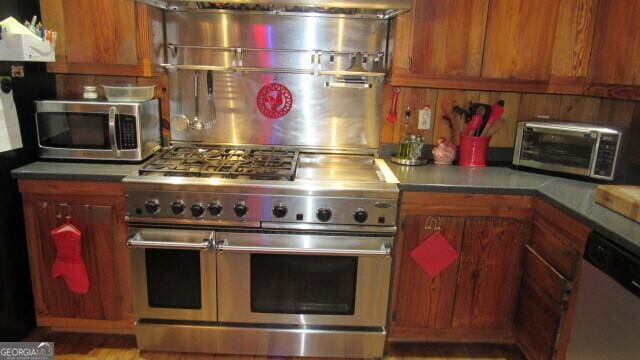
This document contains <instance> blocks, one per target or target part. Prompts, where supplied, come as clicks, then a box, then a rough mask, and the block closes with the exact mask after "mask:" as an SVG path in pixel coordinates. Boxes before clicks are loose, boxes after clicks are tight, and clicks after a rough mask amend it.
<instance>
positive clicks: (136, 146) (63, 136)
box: [35, 99, 161, 162]
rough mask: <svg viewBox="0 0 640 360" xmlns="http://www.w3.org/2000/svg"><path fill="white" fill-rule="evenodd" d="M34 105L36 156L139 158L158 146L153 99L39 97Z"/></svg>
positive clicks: (156, 109)
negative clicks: (41, 98) (115, 100)
mask: <svg viewBox="0 0 640 360" xmlns="http://www.w3.org/2000/svg"><path fill="white" fill-rule="evenodd" d="M35 104H36V131H37V135H38V150H39V154H40V157H41V158H48V159H77V160H115V161H123V162H140V161H143V160H144V159H146V158H148V157H149V156H151V155H152V154H153V153H155V152H156V151H158V150H160V148H161V130H160V105H159V102H158V100H157V99H154V100H149V101H144V102H108V101H100V100H90V101H87V100H44V101H36V102H35Z"/></svg>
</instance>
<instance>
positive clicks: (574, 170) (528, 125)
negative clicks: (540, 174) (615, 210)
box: [513, 121, 622, 180]
mask: <svg viewBox="0 0 640 360" xmlns="http://www.w3.org/2000/svg"><path fill="white" fill-rule="evenodd" d="M621 138H622V134H621V132H620V131H618V130H616V129H613V128H609V127H604V126H598V125H593V124H585V123H575V122H561V121H558V122H535V121H531V122H529V121H525V122H520V123H519V124H518V130H517V132H516V144H515V149H514V153H513V165H515V166H523V167H529V168H535V169H542V170H548V171H553V172H559V173H566V174H572V175H579V176H586V177H590V178H593V179H599V180H613V177H614V174H615V171H616V164H617V162H618V153H619V150H620V140H621Z"/></svg>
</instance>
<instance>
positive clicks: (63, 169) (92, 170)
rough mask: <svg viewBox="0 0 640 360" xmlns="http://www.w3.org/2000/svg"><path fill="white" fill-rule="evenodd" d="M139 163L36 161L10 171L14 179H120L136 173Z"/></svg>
mask: <svg viewBox="0 0 640 360" xmlns="http://www.w3.org/2000/svg"><path fill="white" fill-rule="evenodd" d="M139 167H140V164H100V163H72V162H60V161H36V162H34V163H31V164H29V165H25V166H22V167H19V168H17V169H14V170H13V171H11V176H12V177H13V178H14V179H34V180H84V181H116V182H117V181H122V179H124V178H125V177H126V176H127V175H130V174H136V173H137V171H138V168H139Z"/></svg>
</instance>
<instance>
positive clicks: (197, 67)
mask: <svg viewBox="0 0 640 360" xmlns="http://www.w3.org/2000/svg"><path fill="white" fill-rule="evenodd" d="M160 66H162V67H164V68H167V69H176V70H196V71H213V72H223V73H232V72H238V73H242V72H245V73H250V72H262V73H284V74H308V75H314V74H316V71H315V70H313V69H288V68H257V67H243V66H230V67H224V66H208V65H176V64H161V65H160ZM317 75H333V76H362V77H384V76H386V74H385V73H383V72H369V71H335V70H320V71H318V72H317Z"/></svg>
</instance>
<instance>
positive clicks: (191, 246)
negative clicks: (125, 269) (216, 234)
mask: <svg viewBox="0 0 640 360" xmlns="http://www.w3.org/2000/svg"><path fill="white" fill-rule="evenodd" d="M211 245H213V241H212V240H211V239H203V240H202V242H201V243H184V242H175V241H148V240H144V239H143V238H142V234H141V233H140V232H136V234H135V235H133V237H131V238H129V239H128V240H127V247H130V248H152V249H170V250H200V251H205V250H208V249H210V248H211Z"/></svg>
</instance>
